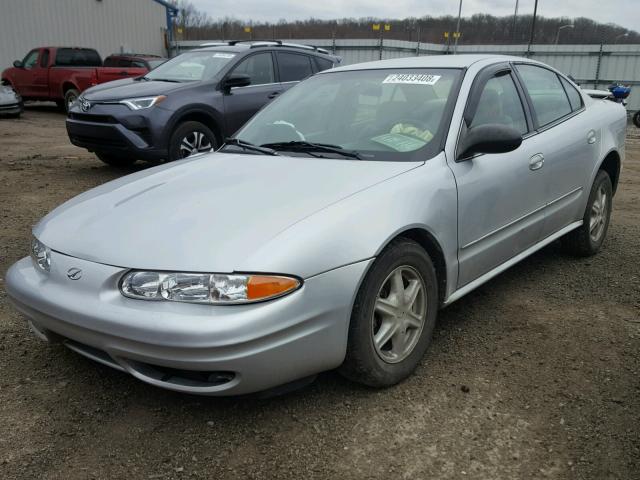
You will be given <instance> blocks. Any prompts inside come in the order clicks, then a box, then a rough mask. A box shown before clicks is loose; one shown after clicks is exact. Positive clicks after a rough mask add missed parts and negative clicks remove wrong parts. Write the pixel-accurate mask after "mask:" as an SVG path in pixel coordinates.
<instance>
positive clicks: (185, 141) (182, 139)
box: [169, 121, 218, 162]
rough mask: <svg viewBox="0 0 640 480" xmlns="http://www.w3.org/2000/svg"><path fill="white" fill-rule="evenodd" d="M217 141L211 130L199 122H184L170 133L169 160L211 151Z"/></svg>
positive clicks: (215, 147)
mask: <svg viewBox="0 0 640 480" xmlns="http://www.w3.org/2000/svg"><path fill="white" fill-rule="evenodd" d="M217 148H218V141H217V140H216V136H215V135H214V134H213V132H212V131H211V130H210V129H209V128H208V127H207V126H206V125H204V124H202V123H200V122H194V121H189V122H184V123H181V124H180V125H178V128H176V130H175V131H174V132H173V135H171V141H170V143H169V161H170V162H172V161H174V160H180V159H182V158H187V157H190V156H191V155H195V154H196V153H204V152H213V151H215V150H216V149H217Z"/></svg>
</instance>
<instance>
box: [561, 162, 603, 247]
mask: <svg viewBox="0 0 640 480" xmlns="http://www.w3.org/2000/svg"><path fill="white" fill-rule="evenodd" d="M612 206H613V187H612V186H611V179H610V178H609V174H608V173H607V172H605V171H604V170H600V171H599V172H598V174H597V175H596V178H595V180H594V181H593V185H592V186H591V192H590V193H589V200H588V202H587V208H586V209H585V212H584V216H583V217H582V226H581V227H580V228H576V229H575V230H573V231H571V232H569V233H567V234H566V235H565V236H564V237H563V238H562V243H563V246H564V248H565V250H566V251H567V252H569V253H571V254H573V255H576V256H579V257H588V256H591V255H595V254H596V253H598V250H600V247H601V246H602V244H603V243H604V239H605V237H606V236H607V230H608V228H609V219H610V217H611V207H612Z"/></svg>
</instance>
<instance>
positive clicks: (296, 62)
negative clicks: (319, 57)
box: [276, 52, 313, 82]
mask: <svg viewBox="0 0 640 480" xmlns="http://www.w3.org/2000/svg"><path fill="white" fill-rule="evenodd" d="M276 55H278V71H279V72H280V81H281V82H298V81H300V80H304V79H305V78H307V77H309V76H311V75H312V74H313V70H312V68H311V57H309V56H308V55H303V54H297V53H287V52H278V53H277V54H276Z"/></svg>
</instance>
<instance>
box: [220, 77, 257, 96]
mask: <svg viewBox="0 0 640 480" xmlns="http://www.w3.org/2000/svg"><path fill="white" fill-rule="evenodd" d="M247 85H251V77H250V76H249V75H247V74H246V73H232V74H231V75H229V76H228V77H227V78H226V80H225V81H224V83H223V84H222V89H223V90H224V91H225V92H228V91H229V90H231V89H232V88H233V87H246V86H247Z"/></svg>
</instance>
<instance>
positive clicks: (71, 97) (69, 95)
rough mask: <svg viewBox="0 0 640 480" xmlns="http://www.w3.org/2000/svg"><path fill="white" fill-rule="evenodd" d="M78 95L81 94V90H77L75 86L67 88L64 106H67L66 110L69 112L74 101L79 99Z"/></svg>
mask: <svg viewBox="0 0 640 480" xmlns="http://www.w3.org/2000/svg"><path fill="white" fill-rule="evenodd" d="M78 95H80V92H78V90H76V89H75V88H70V89H69V90H67V91H66V92H65V94H64V108H65V110H66V111H67V112H68V111H69V109H70V108H71V105H73V104H74V102H75V101H76V100H77V99H78Z"/></svg>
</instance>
